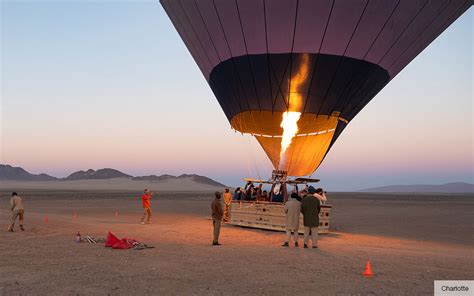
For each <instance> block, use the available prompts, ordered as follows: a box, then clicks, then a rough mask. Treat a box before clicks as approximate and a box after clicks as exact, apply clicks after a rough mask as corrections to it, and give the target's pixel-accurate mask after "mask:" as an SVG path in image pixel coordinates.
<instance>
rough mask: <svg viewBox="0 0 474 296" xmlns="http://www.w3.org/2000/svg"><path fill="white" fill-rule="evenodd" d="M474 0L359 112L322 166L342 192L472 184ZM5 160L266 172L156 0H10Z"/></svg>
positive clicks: (233, 179)
mask: <svg viewBox="0 0 474 296" xmlns="http://www.w3.org/2000/svg"><path fill="white" fill-rule="evenodd" d="M472 30H473V9H472V7H471V8H470V9H469V10H468V11H467V12H466V13H465V14H464V15H463V16H461V17H460V18H459V19H458V20H457V21H456V22H455V23H454V24H453V25H451V26H450V27H449V28H448V29H447V30H446V31H445V32H443V33H442V34H441V36H440V37H438V38H437V39H436V40H435V41H434V42H433V43H432V44H431V45H430V46H428V47H427V48H426V49H425V50H424V51H423V52H422V53H421V54H420V55H419V56H418V57H416V58H415V59H414V60H413V61H412V62H411V63H410V64H409V65H408V66H407V67H406V68H405V69H404V70H403V71H401V72H400V73H399V74H398V76H396V77H395V78H394V79H393V80H392V81H391V82H390V83H389V84H388V85H387V86H386V87H385V88H384V89H383V90H382V91H381V92H380V93H379V94H378V95H377V96H376V97H375V98H374V99H373V100H372V101H371V102H370V103H369V104H368V105H367V106H366V107H365V108H364V109H363V110H362V111H361V112H360V113H359V115H358V116H357V117H356V118H355V119H354V120H352V121H351V122H350V124H349V126H348V127H347V128H346V129H345V130H344V132H343V133H342V135H341V136H340V137H339V139H338V140H337V142H336V144H335V145H334V146H333V148H332V149H331V151H330V152H329V154H328V155H327V157H326V159H325V160H324V162H323V164H322V165H321V166H320V168H319V169H318V170H317V171H316V172H315V173H313V175H312V177H316V178H320V179H321V180H322V181H321V183H320V184H321V186H323V187H325V188H327V190H332V191H351V190H358V189H363V188H367V187H375V186H383V185H394V184H420V183H423V184H441V183H447V182H455V181H463V182H471V183H474V147H473V137H474V133H473V129H474V121H473V98H472V88H473V80H472V78H473V77H472V69H473V68H472V67H473V64H472V56H473V48H472V41H473V40H472V36H473V35H472V33H473V32H472ZM0 50H1V59H0V63H1V64H0V66H1V67H0V69H1V71H0V75H1V79H0V81H1V85H0V86H1V93H0V95H1V97H0V117H1V118H0V163H2V164H11V165H14V166H21V167H23V168H25V169H26V170H28V171H30V172H32V173H42V172H45V173H48V174H50V175H53V176H57V177H64V176H67V175H68V174H70V173H72V172H74V171H76V170H80V169H82V170H85V169H88V168H93V169H99V168H104V167H112V168H116V169H119V170H121V171H123V172H125V173H128V174H132V175H149V174H157V175H160V174H165V173H166V174H176V175H177V174H182V173H196V174H201V175H206V176H208V177H211V178H213V179H215V180H217V181H220V182H222V183H224V184H227V185H231V186H237V185H241V182H242V181H241V178H243V177H258V178H264V179H267V178H268V177H270V175H271V169H272V168H271V164H270V162H269V161H268V159H267V157H266V155H265V154H264V152H263V150H262V149H261V148H260V146H259V145H258V143H257V142H256V141H255V139H253V138H252V137H251V136H248V135H241V134H239V133H235V132H234V131H232V130H231V128H230V124H229V122H228V121H227V119H226V117H225V116H224V113H223V112H222V109H221V108H220V106H219V104H218V102H217V100H216V98H215V97H214V95H213V93H212V91H211V89H210V88H209V86H208V85H207V82H206V80H205V79H204V77H203V75H202V74H201V72H200V71H199V69H198V67H197V65H196V64H195V62H194V61H193V59H192V57H191V55H190V54H189V52H188V51H187V49H186V47H185V46H184V43H183V42H182V40H181V39H180V37H179V35H178V33H177V32H176V30H175V29H174V27H173V26H172V24H171V22H170V21H169V19H168V17H167V16H166V14H165V12H164V10H163V9H162V7H161V5H160V4H159V3H158V1H133V2H132V1H82V2H80V3H79V1H72V0H71V1H49V2H40V1H5V0H3V1H2V2H1V46H0Z"/></svg>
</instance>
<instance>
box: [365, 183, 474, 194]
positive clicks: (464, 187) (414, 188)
mask: <svg viewBox="0 0 474 296" xmlns="http://www.w3.org/2000/svg"><path fill="white" fill-rule="evenodd" d="M359 191H360V192H384V193H390V192H393V193H398V192H420V193H421V192H423V193H474V184H470V183H464V182H456V183H446V184H441V185H391V186H383V187H375V188H367V189H363V190H359Z"/></svg>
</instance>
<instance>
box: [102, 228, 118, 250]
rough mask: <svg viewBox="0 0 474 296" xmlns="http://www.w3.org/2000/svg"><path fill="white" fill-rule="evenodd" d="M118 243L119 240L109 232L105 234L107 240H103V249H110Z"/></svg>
mask: <svg viewBox="0 0 474 296" xmlns="http://www.w3.org/2000/svg"><path fill="white" fill-rule="evenodd" d="M119 241H120V240H119V239H118V238H117V237H116V236H115V235H113V234H112V232H110V231H109V234H107V239H106V240H105V247H112V246H113V245H115V244H116V243H118V242H119Z"/></svg>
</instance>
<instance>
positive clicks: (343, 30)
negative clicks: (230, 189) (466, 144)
mask: <svg viewBox="0 0 474 296" xmlns="http://www.w3.org/2000/svg"><path fill="white" fill-rule="evenodd" d="M160 1H161V4H162V6H163V8H164V9H165V11H166V13H167V14H168V16H169V18H170V19H171V21H172V23H173V25H174V27H175V28H176V30H177V31H178V33H179V35H180V36H181V38H182V39H183V41H184V43H185V44H186V46H187V48H188V50H189V51H190V53H191V55H192V56H193V58H194V60H195V61H196V63H197V65H198V66H199V68H200V70H201V72H202V74H203V75H204V77H205V78H206V80H207V82H208V83H209V86H210V87H211V89H212V91H213V92H214V94H215V96H216V98H217V100H218V101H219V104H220V105H221V107H222V109H223V111H224V113H225V115H226V116H227V119H228V120H229V122H230V124H231V126H232V128H233V129H235V130H237V131H239V132H242V133H248V134H251V135H253V136H255V138H256V139H257V141H258V142H259V144H260V145H261V146H262V148H263V150H264V151H265V153H266V154H267V156H268V157H269V159H270V160H271V162H272V164H273V166H274V168H275V169H276V171H274V174H273V179H278V178H282V180H283V181H285V180H287V179H286V174H287V175H289V176H295V177H298V176H305V175H310V174H312V173H313V172H314V171H315V170H316V169H317V168H318V167H319V166H320V164H321V162H322V161H323V159H324V158H325V156H326V155H327V153H328V151H329V150H330V149H331V146H332V145H334V143H335V141H336V140H337V138H338V137H339V136H340V135H341V133H342V131H343V130H344V128H345V127H346V126H347V125H348V124H349V122H350V121H351V120H352V119H354V117H355V116H356V115H357V114H358V113H359V112H360V111H361V110H362V109H363V108H364V106H366V105H367V104H368V103H369V102H370V100H372V99H373V98H374V97H375V96H376V95H377V93H378V92H380V90H382V89H383V87H384V86H385V85H387V83H389V82H390V80H392V79H393V78H394V77H395V76H396V75H397V74H398V73H399V72H400V71H401V70H402V69H403V68H404V67H405V66H407V65H408V64H409V63H410V62H411V61H412V60H413V59H414V58H415V57H416V56H417V55H418V54H419V53H420V52H421V51H423V49H425V48H426V47H427V46H428V45H429V44H430V43H431V42H432V41H433V40H434V39H436V37H438V36H439V35H440V34H441V32H443V31H444V30H445V29H446V28H447V27H448V26H449V25H450V24H452V23H453V22H454V21H455V20H456V19H457V18H458V17H459V16H460V15H462V14H463V13H464V12H465V11H466V10H467V9H468V8H469V7H470V6H471V5H472V1H471V0H451V1H448V0H160ZM381 112H384V110H381ZM275 172H276V173H275ZM296 180H297V179H296ZM307 181H308V180H307ZM309 181H310V180H309Z"/></svg>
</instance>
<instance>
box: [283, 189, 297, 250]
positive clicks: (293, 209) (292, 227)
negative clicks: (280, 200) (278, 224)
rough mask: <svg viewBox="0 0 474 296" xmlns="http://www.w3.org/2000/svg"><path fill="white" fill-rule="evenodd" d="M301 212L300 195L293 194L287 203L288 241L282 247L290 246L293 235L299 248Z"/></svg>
mask: <svg viewBox="0 0 474 296" xmlns="http://www.w3.org/2000/svg"><path fill="white" fill-rule="evenodd" d="M300 212H301V202H300V201H298V193H297V192H293V193H292V194H291V198H290V200H288V201H287V202H286V203H285V213H286V240H285V242H284V243H283V245H282V247H289V246H290V239H291V234H292V233H293V240H294V242H295V247H298V229H299V228H300Z"/></svg>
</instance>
